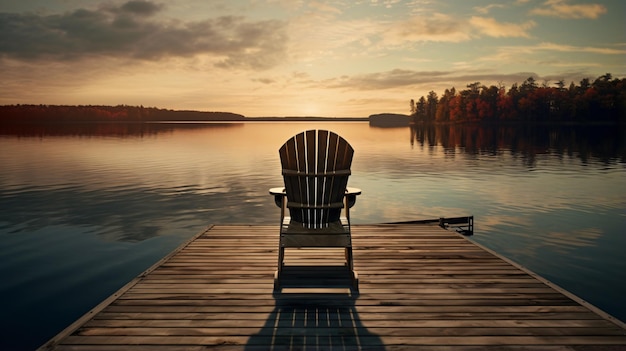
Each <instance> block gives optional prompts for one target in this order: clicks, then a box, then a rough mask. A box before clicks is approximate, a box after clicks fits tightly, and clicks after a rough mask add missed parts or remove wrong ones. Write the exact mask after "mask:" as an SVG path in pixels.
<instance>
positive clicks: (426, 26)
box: [384, 13, 470, 45]
mask: <svg viewBox="0 0 626 351" xmlns="http://www.w3.org/2000/svg"><path fill="white" fill-rule="evenodd" d="M464 24H465V23H464V22H463V21H461V20H459V19H458V18H454V17H452V16H449V15H446V14H442V13H434V14H432V15H430V16H429V17H422V16H415V17H412V18H410V19H408V20H406V21H401V22H396V23H393V24H391V25H390V26H389V28H388V29H387V30H386V32H385V35H384V38H385V42H386V43H388V44H392V45H397V44H403V43H405V42H424V41H431V42H453V43H458V42H462V41H466V40H469V39H470V35H469V34H468V33H467V30H466V29H465V26H464Z"/></svg>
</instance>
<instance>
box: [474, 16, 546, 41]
mask: <svg viewBox="0 0 626 351" xmlns="http://www.w3.org/2000/svg"><path fill="white" fill-rule="evenodd" d="M470 24H471V25H472V26H474V27H475V28H476V29H477V30H478V31H479V32H481V33H482V34H485V35H488V36H490V37H494V38H506V37H523V38H530V34H528V30H529V29H531V28H533V27H535V26H536V25H537V24H536V23H535V22H534V21H527V22H524V23H521V24H516V23H503V22H498V21H496V20H495V19H493V18H489V17H477V16H473V17H472V18H471V19H470Z"/></svg>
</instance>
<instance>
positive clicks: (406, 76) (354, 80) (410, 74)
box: [325, 69, 448, 90]
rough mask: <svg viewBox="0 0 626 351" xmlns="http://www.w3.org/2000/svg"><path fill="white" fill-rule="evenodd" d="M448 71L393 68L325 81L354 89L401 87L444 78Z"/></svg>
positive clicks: (330, 84)
mask: <svg viewBox="0 0 626 351" xmlns="http://www.w3.org/2000/svg"><path fill="white" fill-rule="evenodd" d="M447 74H448V72H439V71H430V72H422V71H412V70H406V69H393V70H390V71H386V72H375V73H368V74H361V75H354V76H343V77H340V78H335V79H332V80H329V81H327V82H325V84H327V86H329V87H332V88H350V89H355V90H377V89H392V88H401V87H407V86H411V85H415V84H418V83H423V82H425V81H428V82H433V81H439V80H442V79H444V77H445V76H447Z"/></svg>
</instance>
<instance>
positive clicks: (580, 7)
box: [531, 0, 607, 19]
mask: <svg viewBox="0 0 626 351" xmlns="http://www.w3.org/2000/svg"><path fill="white" fill-rule="evenodd" d="M606 11H607V10H606V7H604V6H603V5H600V4H575V5H571V4H568V3H567V1H566V0H548V1H546V2H545V3H544V5H543V7H540V8H536V9H534V10H532V11H531V13H532V14H535V15H541V16H550V17H559V18H574V19H578V18H590V19H596V18H598V17H600V15H602V14H604V13H606Z"/></svg>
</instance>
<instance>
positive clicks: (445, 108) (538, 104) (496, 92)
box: [410, 73, 626, 123]
mask: <svg viewBox="0 0 626 351" xmlns="http://www.w3.org/2000/svg"><path fill="white" fill-rule="evenodd" d="M554 85H555V86H550V84H549V82H547V81H545V82H543V83H542V84H541V85H540V84H539V83H538V82H537V81H536V80H535V78H533V77H529V78H528V79H526V80H525V81H524V82H523V83H522V84H521V85H518V84H517V83H515V84H513V85H512V86H511V88H510V89H508V91H507V90H506V89H505V87H504V86H503V85H502V84H499V85H498V86H495V85H491V86H489V87H488V86H485V85H482V84H481V83H480V82H475V83H471V84H468V85H467V89H464V90H461V91H457V90H456V89H455V88H454V87H453V88H450V89H446V90H445V92H444V93H443V95H442V96H441V97H438V96H437V93H435V92H434V91H431V92H429V93H428V96H426V97H424V96H422V97H421V98H419V99H418V100H417V101H415V100H413V99H412V100H411V102H410V107H411V119H412V122H414V123H462V122H495V123H497V122H558V123H564V122H571V123H590V122H612V123H626V78H622V79H619V78H613V77H612V75H611V74H610V73H606V74H604V75H602V76H600V77H598V78H597V79H595V80H594V81H591V80H590V79H589V78H585V79H583V80H581V81H580V83H579V84H578V85H576V84H574V82H572V83H571V84H570V85H569V87H566V85H565V82H564V81H563V80H560V81H558V82H557V83H556V84H554Z"/></svg>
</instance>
